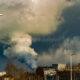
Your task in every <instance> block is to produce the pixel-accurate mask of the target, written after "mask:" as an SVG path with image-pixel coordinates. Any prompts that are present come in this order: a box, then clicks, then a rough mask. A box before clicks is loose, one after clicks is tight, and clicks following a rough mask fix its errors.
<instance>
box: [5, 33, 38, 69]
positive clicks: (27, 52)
mask: <svg viewBox="0 0 80 80" xmlns="http://www.w3.org/2000/svg"><path fill="white" fill-rule="evenodd" d="M11 42H13V43H15V44H14V45H11V47H8V48H7V49H6V50H4V55H5V56H7V57H8V58H9V59H12V60H16V61H19V62H21V63H23V64H25V65H26V66H27V67H28V66H29V67H28V68H31V69H34V68H36V67H37V62H36V59H37V55H38V54H37V53H36V52H35V51H34V49H32V48H30V46H31V44H32V38H31V36H30V35H28V34H23V33H15V34H13V35H12V38H11Z"/></svg>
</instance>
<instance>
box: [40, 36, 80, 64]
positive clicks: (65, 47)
mask: <svg viewBox="0 0 80 80" xmlns="http://www.w3.org/2000/svg"><path fill="white" fill-rule="evenodd" d="M71 53H72V54H75V55H73V63H74V64H76V63H80V37H74V38H73V39H69V38H68V39H66V40H65V41H64V43H63V44H62V45H61V46H60V48H58V49H57V50H56V52H54V51H53V48H50V50H49V52H48V53H47V52H43V53H42V55H40V56H39V58H38V63H39V65H51V64H53V63H66V64H67V63H70V54H71Z"/></svg>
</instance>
